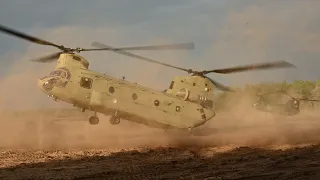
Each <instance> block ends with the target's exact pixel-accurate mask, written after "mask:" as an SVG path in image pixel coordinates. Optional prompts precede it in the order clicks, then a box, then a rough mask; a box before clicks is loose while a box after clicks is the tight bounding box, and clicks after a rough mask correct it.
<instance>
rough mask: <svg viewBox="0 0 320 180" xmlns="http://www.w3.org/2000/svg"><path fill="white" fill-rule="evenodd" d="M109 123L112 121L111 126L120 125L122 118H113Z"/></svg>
mask: <svg viewBox="0 0 320 180" xmlns="http://www.w3.org/2000/svg"><path fill="white" fill-rule="evenodd" d="M109 121H110V124H112V125H117V124H120V118H119V117H117V116H111V118H110V120H109Z"/></svg>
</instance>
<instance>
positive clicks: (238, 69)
mask: <svg viewBox="0 0 320 180" xmlns="http://www.w3.org/2000/svg"><path fill="white" fill-rule="evenodd" d="M286 67H287V68H289V67H296V66H295V65H293V64H290V63H288V62H286V61H276V62H271V63H261V64H251V65H244V66H237V67H232V68H225V69H216V70H210V71H204V74H208V73H220V74H229V73H236V72H243V71H251V70H262V69H274V68H286Z"/></svg>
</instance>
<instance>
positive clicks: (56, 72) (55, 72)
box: [50, 70, 62, 76]
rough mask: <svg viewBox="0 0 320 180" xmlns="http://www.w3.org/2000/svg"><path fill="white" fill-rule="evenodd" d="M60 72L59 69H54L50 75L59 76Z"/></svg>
mask: <svg viewBox="0 0 320 180" xmlns="http://www.w3.org/2000/svg"><path fill="white" fill-rule="evenodd" d="M61 73H62V71H61V70H54V71H52V72H51V73H50V76H60V75H61Z"/></svg>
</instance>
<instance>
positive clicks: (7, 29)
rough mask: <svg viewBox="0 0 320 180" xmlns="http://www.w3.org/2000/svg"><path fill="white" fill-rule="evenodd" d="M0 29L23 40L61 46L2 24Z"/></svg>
mask: <svg viewBox="0 0 320 180" xmlns="http://www.w3.org/2000/svg"><path fill="white" fill-rule="evenodd" d="M0 31H2V32H4V33H7V34H9V35H12V36H16V37H19V38H22V39H24V40H28V41H31V42H33V43H37V44H41V45H49V46H54V47H57V48H59V49H61V48H62V46H59V45H56V44H54V43H51V42H49V41H45V40H42V39H39V38H36V37H32V36H30V35H27V34H24V33H22V32H18V31H16V30H13V29H11V28H8V27H5V26H2V25H0Z"/></svg>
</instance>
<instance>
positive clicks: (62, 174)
mask: <svg viewBox="0 0 320 180" xmlns="http://www.w3.org/2000/svg"><path fill="white" fill-rule="evenodd" d="M113 151H114V150H111V149H95V150H60V151H3V152H2V153H1V155H0V156H1V165H2V166H8V165H9V164H11V165H14V166H11V167H3V168H2V169H0V177H1V178H2V179H12V180H13V179H181V178H184V179H318V178H319V177H320V164H319V160H320V145H313V146H312V145H311V146H304V147H295V148H289V149H285V148H284V149H271V148H269V149H260V148H249V147H238V148H237V147H220V148H199V147H193V148H192V147H189V148H161V147H160V148H140V149H133V150H130V149H123V150H122V152H113Z"/></svg>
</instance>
